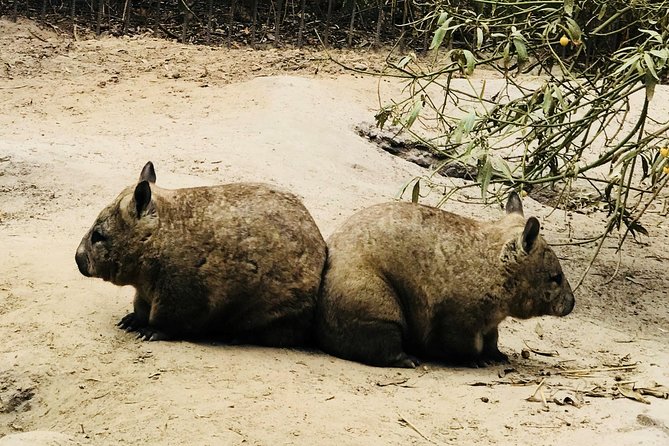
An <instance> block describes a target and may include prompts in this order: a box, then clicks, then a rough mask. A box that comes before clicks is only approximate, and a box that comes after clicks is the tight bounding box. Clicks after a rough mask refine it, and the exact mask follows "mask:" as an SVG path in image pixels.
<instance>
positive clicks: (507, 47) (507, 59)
mask: <svg viewBox="0 0 669 446" xmlns="http://www.w3.org/2000/svg"><path fill="white" fill-rule="evenodd" d="M510 51H511V46H510V45H509V42H507V43H506V45H504V52H503V53H502V54H503V56H504V68H508V67H509V62H510V61H511V58H510V57H509V53H510Z"/></svg>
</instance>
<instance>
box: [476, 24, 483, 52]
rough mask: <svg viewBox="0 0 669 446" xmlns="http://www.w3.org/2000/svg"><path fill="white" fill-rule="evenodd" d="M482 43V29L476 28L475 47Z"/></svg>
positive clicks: (478, 47) (477, 47) (479, 46)
mask: <svg viewBox="0 0 669 446" xmlns="http://www.w3.org/2000/svg"><path fill="white" fill-rule="evenodd" d="M482 45H483V30H482V29H481V28H476V49H480V48H481V46H482Z"/></svg>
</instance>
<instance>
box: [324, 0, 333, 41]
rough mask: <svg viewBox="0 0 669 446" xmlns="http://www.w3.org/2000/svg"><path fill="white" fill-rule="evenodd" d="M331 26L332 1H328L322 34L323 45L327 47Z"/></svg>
mask: <svg viewBox="0 0 669 446" xmlns="http://www.w3.org/2000/svg"><path fill="white" fill-rule="evenodd" d="M331 25H332V0H328V13H327V16H326V18H325V33H324V34H323V44H324V45H325V46H326V47H328V46H329V44H330V26H331Z"/></svg>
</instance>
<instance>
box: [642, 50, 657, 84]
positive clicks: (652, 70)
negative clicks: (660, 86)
mask: <svg viewBox="0 0 669 446" xmlns="http://www.w3.org/2000/svg"><path fill="white" fill-rule="evenodd" d="M643 60H644V62H646V68H648V72H649V73H650V74H651V76H653V77H654V78H655V80H658V81H659V80H660V78H659V77H657V73H656V72H655V63H654V62H653V58H652V57H650V54H648V53H643Z"/></svg>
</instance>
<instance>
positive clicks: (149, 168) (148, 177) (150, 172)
mask: <svg viewBox="0 0 669 446" xmlns="http://www.w3.org/2000/svg"><path fill="white" fill-rule="evenodd" d="M139 181H148V182H149V183H155V182H156V170H155V169H154V168H153V163H152V162H151V161H149V162H148V163H146V164H145V165H144V168H143V169H142V173H140V174H139Z"/></svg>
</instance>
